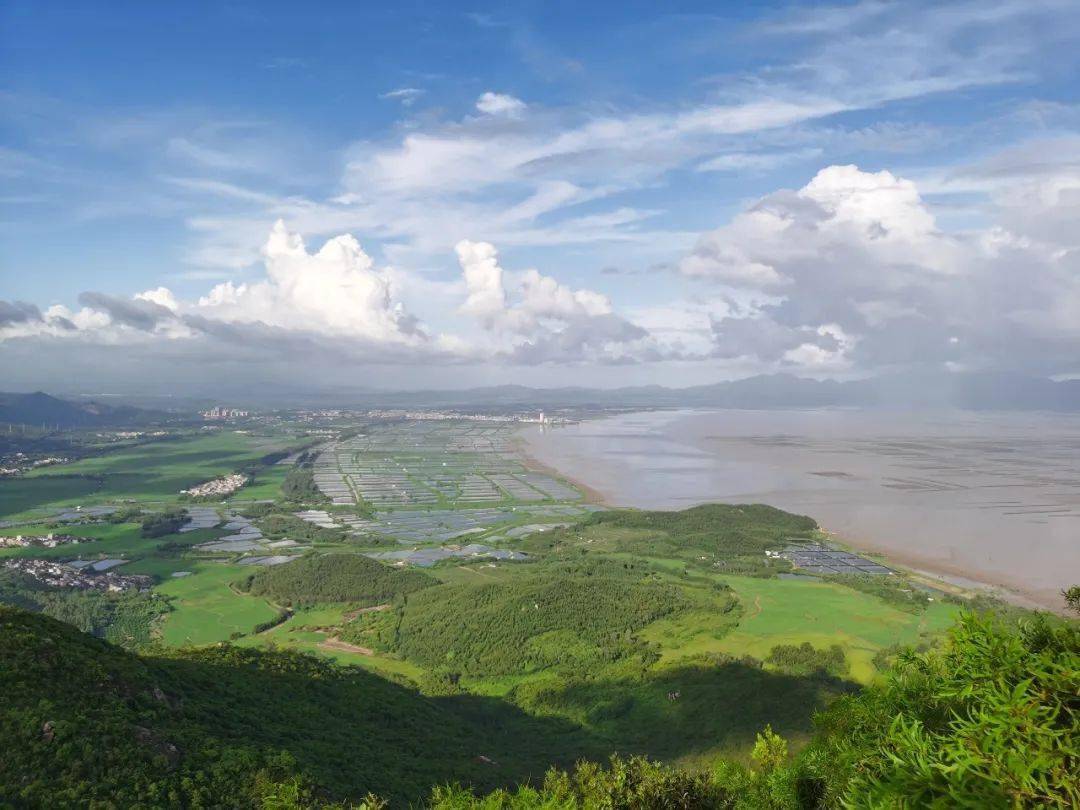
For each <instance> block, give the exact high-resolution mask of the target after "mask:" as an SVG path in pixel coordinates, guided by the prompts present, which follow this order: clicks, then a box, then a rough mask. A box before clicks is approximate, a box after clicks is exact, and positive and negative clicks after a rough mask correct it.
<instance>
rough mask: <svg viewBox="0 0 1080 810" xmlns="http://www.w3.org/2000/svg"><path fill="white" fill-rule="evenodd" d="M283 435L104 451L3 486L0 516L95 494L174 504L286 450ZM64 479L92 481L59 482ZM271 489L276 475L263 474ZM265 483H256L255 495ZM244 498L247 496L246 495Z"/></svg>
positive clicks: (226, 435)
mask: <svg viewBox="0 0 1080 810" xmlns="http://www.w3.org/2000/svg"><path fill="white" fill-rule="evenodd" d="M288 443H289V440H288V438H287V437H285V436H282V437H280V438H274V439H268V438H267V437H255V436H248V435H243V434H238V433H232V432H221V433H214V434H210V435H206V436H196V437H192V438H184V439H180V440H173V441H161V442H154V443H151V444H144V445H139V446H137V447H132V448H126V449H124V450H121V451H119V452H112V453H103V454H102V455H99V456H94V457H92V458H86V459H82V460H80V461H76V462H74V463H72V464H65V465H63V466H62V467H46V468H42V469H41V470H40V471H35V472H31V473H28V474H27V475H25V476H23V477H22V478H21V479H15V480H14V481H7V482H3V487H5V488H8V487H9V488H10V494H9V492H5V490H4V489H2V488H0V494H3V496H4V497H0V502H2V503H3V504H4V506H3V507H2V508H0V514H4V515H14V514H18V513H22V512H25V511H27V510H28V509H31V508H40V507H45V506H50V507H58V506H62V505H66V504H70V503H73V502H76V501H77V499H80V498H82V499H85V498H86V497H87V496H89V495H94V496H96V498H97V499H98V500H109V499H111V500H119V499H131V500H135V501H140V502H147V501H162V500H168V501H173V500H175V499H176V498H178V497H179V494H180V490H182V489H187V488H188V487H191V486H194V485H195V484H199V483H202V482H204V481H208V480H210V479H212V478H216V477H218V476H221V475H225V474H227V473H231V472H234V471H236V470H237V469H239V468H241V467H243V466H244V465H247V464H251V463H253V462H256V461H258V460H259V459H260V458H261V457H262V456H264V455H266V454H267V453H268V452H270V451H271V450H274V449H278V448H282V447H286V446H287V445H288ZM61 475H64V476H67V475H79V476H91V477H92V478H87V479H82V478H61V477H59V476H61ZM265 475H266V486H267V488H272V484H273V483H274V479H275V476H276V473H274V472H267V473H265ZM262 486H263V484H261V483H257V484H256V486H255V487H254V488H253V489H256V491H258V488H259V487H262ZM245 497H251V495H250V493H246V494H245Z"/></svg>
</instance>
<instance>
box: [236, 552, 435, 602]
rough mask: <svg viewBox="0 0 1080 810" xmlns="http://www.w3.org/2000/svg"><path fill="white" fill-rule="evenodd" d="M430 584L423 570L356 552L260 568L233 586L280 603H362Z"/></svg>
mask: <svg viewBox="0 0 1080 810" xmlns="http://www.w3.org/2000/svg"><path fill="white" fill-rule="evenodd" d="M435 584H437V583H436V581H435V580H434V579H432V578H431V577H429V576H428V575H427V574H422V573H420V572H419V571H413V570H409V569H405V568H391V567H390V566H388V565H384V564H383V563H381V562H377V561H375V560H373V559H371V558H369V557H363V556H361V555H359V554H323V555H308V556H306V557H301V558H300V559H299V560H296V561H295V562H290V563H285V564H284V565H275V566H271V567H268V568H263V569H261V570H259V571H257V572H255V573H253V574H250V575H249V576H248V577H247V578H246V579H244V580H242V581H241V582H238V583H237V586H238V587H239V588H240V589H241V590H243V591H247V592H248V593H250V594H252V595H253V596H265V597H268V598H269V599H272V600H273V601H275V602H278V603H280V604H288V605H298V604H312V603H316V602H355V603H356V604H358V605H360V606H363V607H366V606H370V605H378V604H382V603H384V602H389V601H390V600H392V599H394V598H395V597H397V596H401V595H403V594H407V593H412V592H413V591H418V590H420V589H421V588H427V587H430V586H432V585H435Z"/></svg>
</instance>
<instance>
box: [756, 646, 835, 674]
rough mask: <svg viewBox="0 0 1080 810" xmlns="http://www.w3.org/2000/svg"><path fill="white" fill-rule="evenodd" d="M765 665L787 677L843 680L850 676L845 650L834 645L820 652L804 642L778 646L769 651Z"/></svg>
mask: <svg viewBox="0 0 1080 810" xmlns="http://www.w3.org/2000/svg"><path fill="white" fill-rule="evenodd" d="M765 663H766V664H768V665H769V666H770V667H772V668H773V669H775V670H777V671H779V672H783V673H784V674H785V675H800V676H807V675H815V676H829V677H834V678H842V677H844V676H845V675H847V674H848V663H847V659H846V658H845V657H844V648H843V647H841V646H840V645H839V644H833V645H832V646H830V647H829V648H828V649H825V650H819V649H817V648H816V647H814V646H813V645H812V644H810V642H809V641H804V642H803V643H802V644H778V645H777V646H775V647H773V648H772V649H771V650H770V651H769V655H768V657H767V658H766V659H765Z"/></svg>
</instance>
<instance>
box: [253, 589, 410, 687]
mask: <svg viewBox="0 0 1080 810" xmlns="http://www.w3.org/2000/svg"><path fill="white" fill-rule="evenodd" d="M353 609H354V606H352V605H340V604H339V605H315V606H313V607H309V608H304V609H302V610H298V611H297V612H296V613H295V614H293V616H292V617H291V618H289V619H288V620H287V621H285V622H282V623H281V624H279V625H276V626H274V627H272V628H270V629H269V630H266V631H265V632H262V633H259V634H258V635H249V636H245V637H244V638H241V639H237V640H236V642H235V643H236V644H238V645H240V646H244V647H266V646H272V647H277V648H279V649H287V650H295V651H297V652H305V653H310V654H311V655H317V656H320V657H323V658H329V659H331V660H333V661H336V662H337V663H339V664H352V665H355V666H360V667H363V668H364V669H367V670H371V671H372V672H377V673H379V674H382V675H392V676H393V675H396V676H404V677H406V678H408V679H409V680H411V681H418V680H419V679H420V678H421V677H422V676H423V674H424V672H425V670H424V669H423V668H422V667H420V666H417V665H416V664H414V663H412V662H410V661H405V660H402V659H400V658H395V657H393V656H389V655H382V654H378V653H376V654H374V655H364V654H363V653H357V652H350V651H347V650H334V649H328V648H326V647H324V646H321V645H322V644H323V642H325V641H326V640H327V638H329V637H331V635H332V634H333V629H334V628H335V627H336V626H337V625H340V624H342V623H343V622H344V621H345V620H346V619H345V614H347V613H349V612H350V611H351V610H353Z"/></svg>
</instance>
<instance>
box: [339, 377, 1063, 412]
mask: <svg viewBox="0 0 1080 810" xmlns="http://www.w3.org/2000/svg"><path fill="white" fill-rule="evenodd" d="M352 399H353V404H355V405H363V406H366V407H394V408H407V407H446V408H461V407H475V408H483V407H490V408H506V407H533V406H535V407H537V408H557V407H590V406H591V407H598V408H611V407H710V408H746V409H769V408H822V407H868V408H913V407H917V408H935V407H949V408H963V409H967V410H1050V411H1080V380H1067V381H1063V382H1055V381H1053V380H1050V379H1046V378H1042V377H1027V376H1024V375H1017V374H927V375H902V376H890V377H875V378H871V379H865V380H851V381H844V382H840V381H837V380H812V379H806V378H803V377H795V376H793V375H790V374H770V375H759V376H756V377H747V378H745V379H742V380H734V381H731V382H720V383H713V384H710V385H698V386H692V387H689V388H665V387H663V386H660V385H646V386H635V387H630V388H615V389H596V388H529V387H527V386H521V385H500V386H493V387H488V388H470V389H466V390H460V391H395V392H382V391H377V392H376V391H373V392H370V393H365V394H362V395H357V396H354V397H353V398H352Z"/></svg>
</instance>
